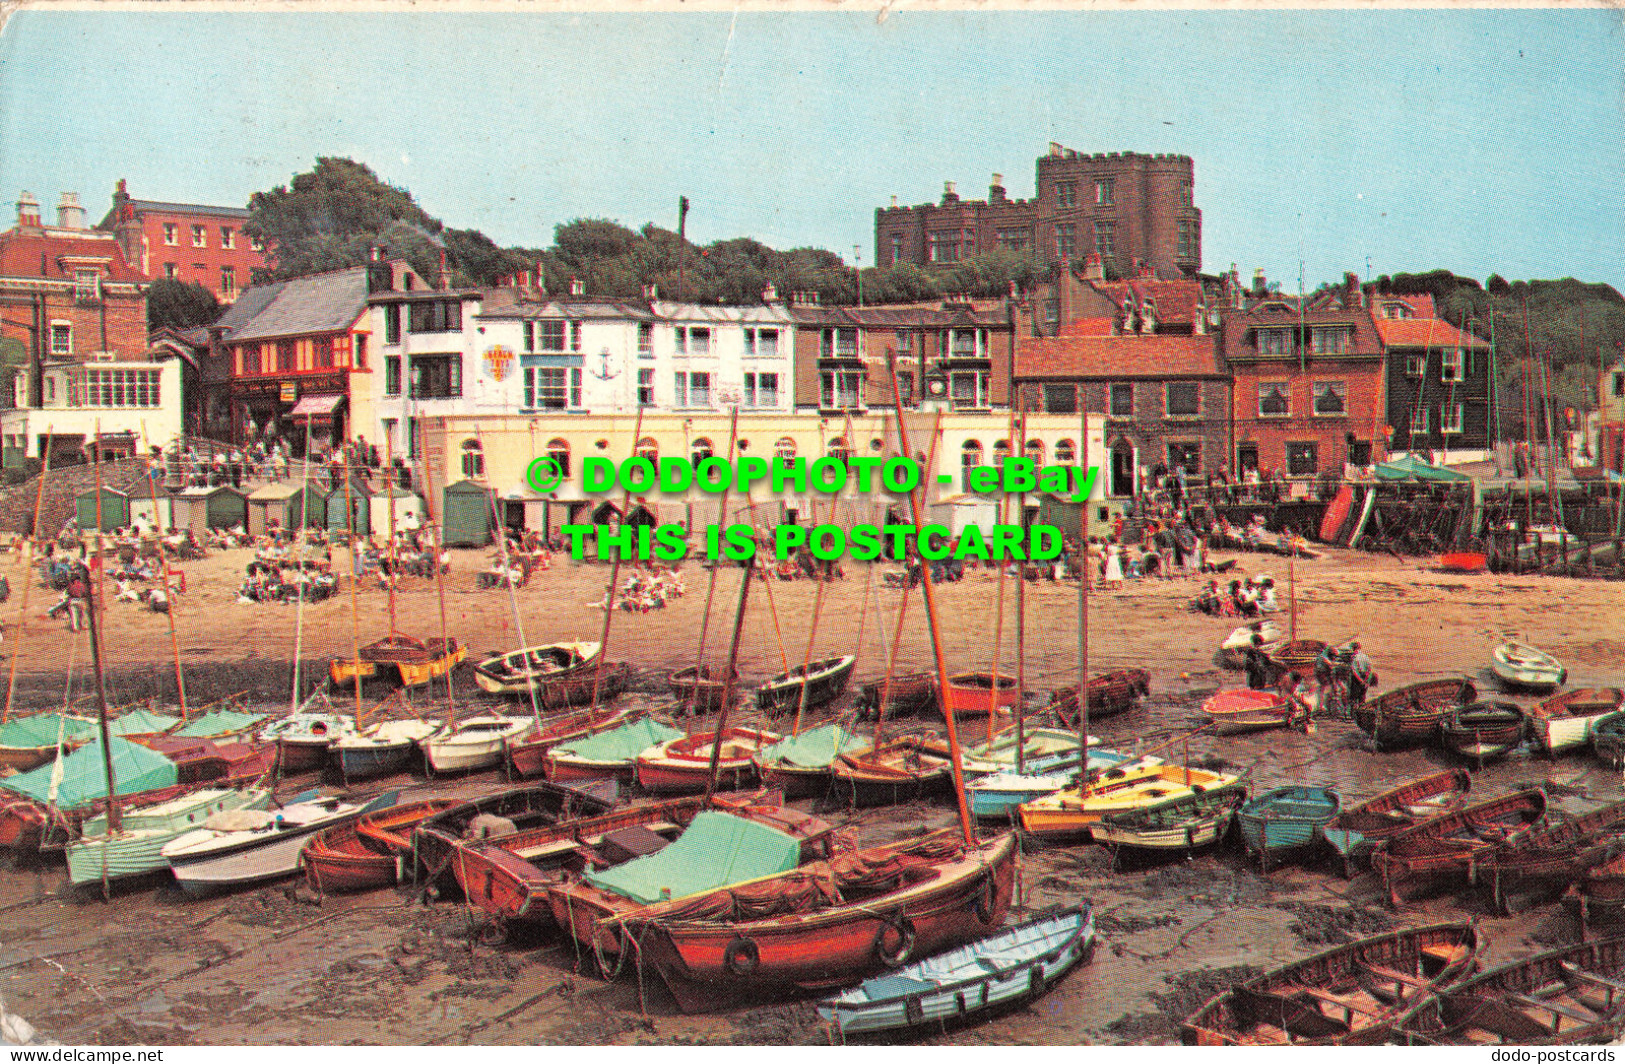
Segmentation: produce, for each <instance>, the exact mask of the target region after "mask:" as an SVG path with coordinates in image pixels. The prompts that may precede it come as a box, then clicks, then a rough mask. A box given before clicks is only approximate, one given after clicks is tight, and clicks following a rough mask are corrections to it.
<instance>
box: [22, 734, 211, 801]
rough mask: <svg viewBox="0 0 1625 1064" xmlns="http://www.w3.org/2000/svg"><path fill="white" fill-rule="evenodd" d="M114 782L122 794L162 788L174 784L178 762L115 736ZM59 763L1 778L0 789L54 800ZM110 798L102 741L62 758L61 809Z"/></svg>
mask: <svg viewBox="0 0 1625 1064" xmlns="http://www.w3.org/2000/svg"><path fill="white" fill-rule="evenodd" d="M110 749H111V750H112V751H113V781H114V783H115V784H117V787H118V793H120V794H142V793H144V792H146V791H155V790H158V789H159V788H161V787H173V786H174V785H175V783H176V780H177V779H178V776H179V774H178V773H177V772H176V771H175V764H174V762H172V761H170V760H169V758H167V757H165V756H163V755H162V754H160V753H158V752H157V751H155V750H149V749H148V748H147V747H145V746H142V745H141V744H140V743H132V742H130V741H129V740H128V739H114V740H113V741H112V743H111V744H110ZM55 770H56V762H52V763H50V764H48V765H41V766H40V767H39V768H36V769H32V770H30V771H28V772H24V773H22V774H21V775H17V776H13V777H11V778H10V779H8V780H0V788H4V789H6V790H8V791H13V792H15V793H17V794H23V795H27V796H28V797H30V798H32V799H34V800H35V801H37V802H40V803H48V802H50V800H51V774H52V773H53V772H54V771H55ZM106 797H107V769H106V767H105V766H104V765H103V764H102V744H101V740H99V739H98V740H97V741H96V742H93V743H87V744H86V745H84V746H81V747H80V748H79V749H77V750H75V751H74V752H73V753H71V754H69V755H67V756H66V757H64V758H62V785H61V786H60V787H59V788H58V789H57V794H56V804H57V807H58V808H61V809H74V808H77V807H78V806H81V805H86V804H88V803H90V802H94V801H96V800H97V799H98V798H106Z"/></svg>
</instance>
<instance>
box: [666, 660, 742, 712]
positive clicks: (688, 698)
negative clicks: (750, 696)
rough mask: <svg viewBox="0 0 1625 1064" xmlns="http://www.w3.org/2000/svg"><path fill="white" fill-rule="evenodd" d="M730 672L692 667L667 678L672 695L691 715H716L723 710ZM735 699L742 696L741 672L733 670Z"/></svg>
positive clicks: (721, 669)
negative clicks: (723, 697) (724, 694)
mask: <svg viewBox="0 0 1625 1064" xmlns="http://www.w3.org/2000/svg"><path fill="white" fill-rule="evenodd" d="M728 678H729V677H728V670H727V669H725V668H718V667H713V666H710V665H690V666H688V667H687V668H683V669H678V670H677V671H676V672H674V673H672V674H671V675H670V676H668V677H667V678H666V685H667V686H668V687H670V688H671V695H672V697H673V698H675V699H677V701H678V702H679V703H681V704H682V706H683V708H684V709H686V710H687V711H688V712H690V713H715V712H717V711H718V710H720V709H721V708H722V694H723V691H724V689H726V687H727V686H728ZM733 680H734V697H735V698H736V699H737V698H738V697H739V695H740V692H741V688H740V686H739V670H738V669H735V670H733Z"/></svg>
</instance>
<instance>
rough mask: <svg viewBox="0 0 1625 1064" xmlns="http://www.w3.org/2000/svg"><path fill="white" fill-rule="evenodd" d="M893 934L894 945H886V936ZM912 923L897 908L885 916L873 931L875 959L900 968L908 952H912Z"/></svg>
mask: <svg viewBox="0 0 1625 1064" xmlns="http://www.w3.org/2000/svg"><path fill="white" fill-rule="evenodd" d="M891 936H895V937H896V939H897V944H896V946H888V945H887V944H886V940H887V938H888V937H891ZM914 938H915V936H914V923H913V921H911V920H910V919H909V918H908V917H906V916H904V915H903V910H901V909H899V910H897V911H896V912H894V913H892V914H891V915H890V916H888V917H887V918H886V922H885V923H883V924H881V925H880V930H878V931H876V932H875V941H874V946H873V950H874V955H875V959H876V960H877V961H879V962H880V963H881V964H884V965H885V966H886V967H888V968H901V967H902V966H903V965H904V964H905V963H907V962H908V958H909V954H911V953H913V952H914Z"/></svg>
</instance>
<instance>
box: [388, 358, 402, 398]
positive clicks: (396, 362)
mask: <svg viewBox="0 0 1625 1064" xmlns="http://www.w3.org/2000/svg"><path fill="white" fill-rule="evenodd" d="M384 394H385V395H399V394H401V356H400V355H385V356H384Z"/></svg>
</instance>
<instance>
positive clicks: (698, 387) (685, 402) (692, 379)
mask: <svg viewBox="0 0 1625 1064" xmlns="http://www.w3.org/2000/svg"><path fill="white" fill-rule="evenodd" d="M676 382H677V397H676V405H677V406H679V407H708V406H710V405H711V374H709V373H689V372H687V371H686V370H678V371H677V374H676Z"/></svg>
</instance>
